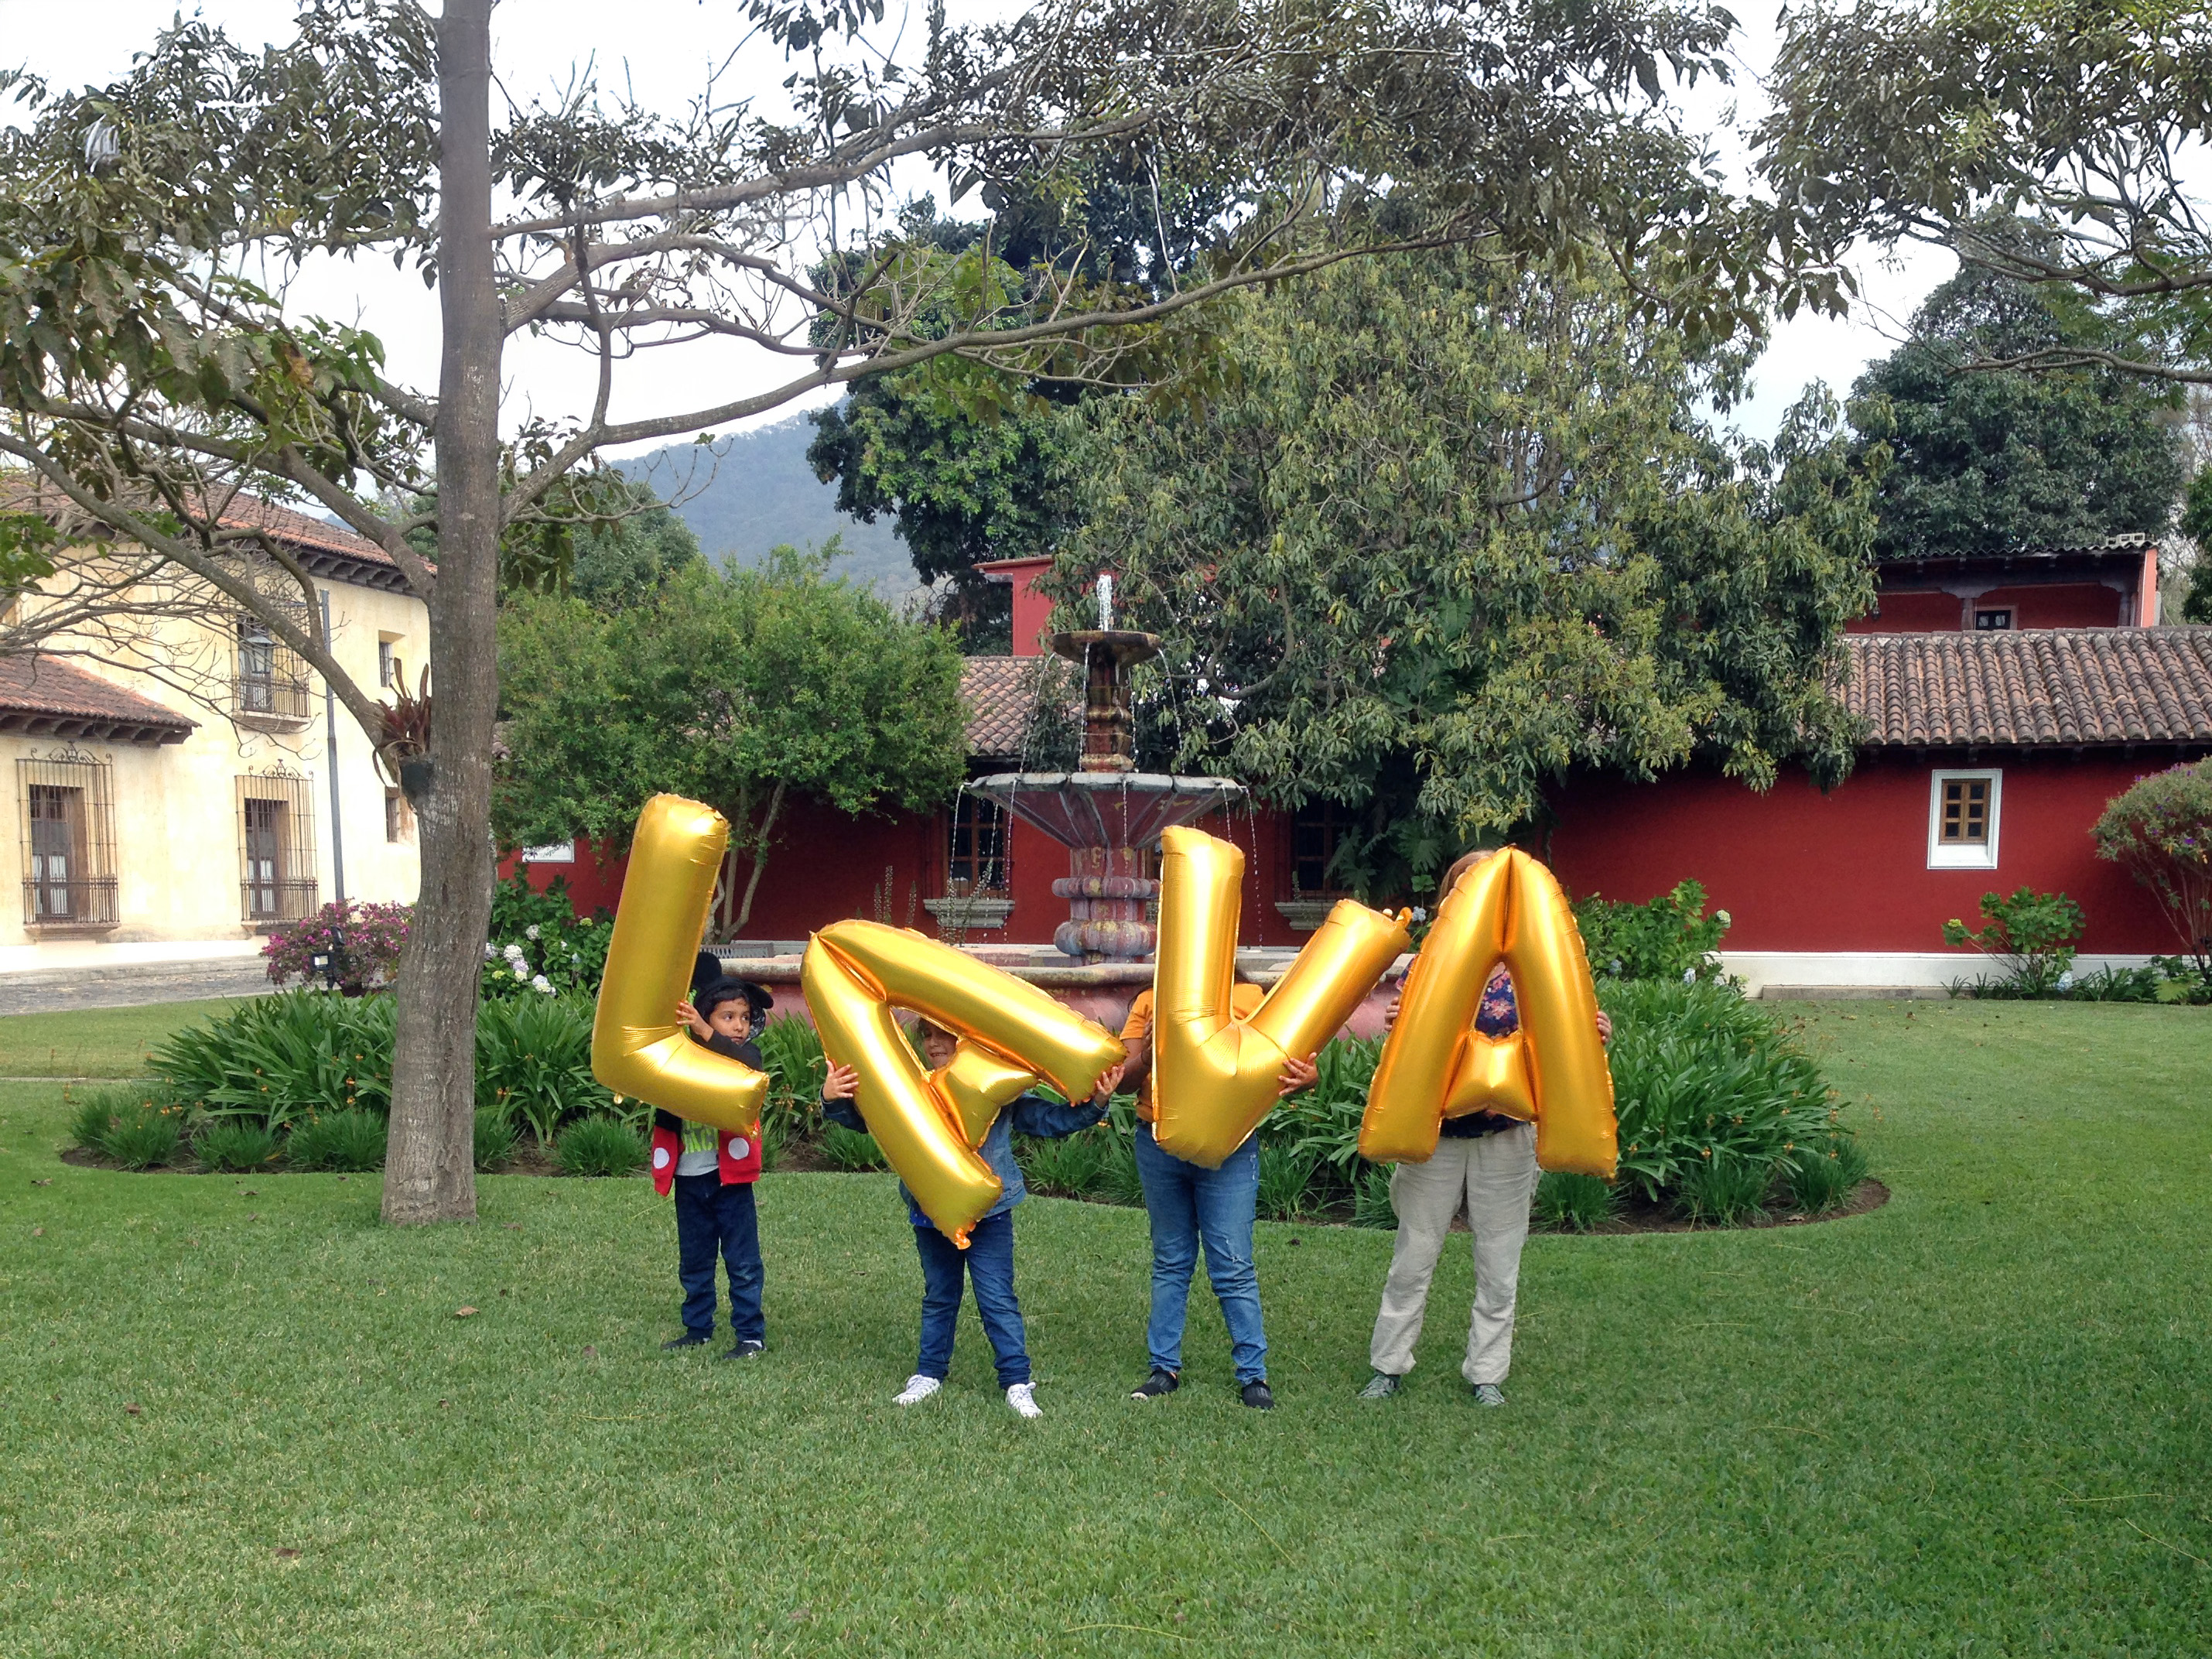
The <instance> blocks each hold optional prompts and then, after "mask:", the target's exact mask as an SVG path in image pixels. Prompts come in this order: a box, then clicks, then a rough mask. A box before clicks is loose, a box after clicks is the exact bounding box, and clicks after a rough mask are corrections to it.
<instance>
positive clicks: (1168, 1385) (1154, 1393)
mask: <svg viewBox="0 0 2212 1659" xmlns="http://www.w3.org/2000/svg"><path fill="white" fill-rule="evenodd" d="M1181 1387H1182V1378H1181V1377H1179V1376H1176V1374H1175V1373H1174V1372H1173V1371H1163V1370H1154V1371H1153V1372H1152V1375H1151V1376H1148V1377H1146V1379H1145V1380H1144V1381H1143V1382H1141V1383H1138V1384H1137V1386H1136V1388H1135V1389H1133V1390H1131V1392H1130V1395H1129V1398H1130V1399H1132V1400H1158V1399H1159V1398H1160V1397H1161V1396H1162V1395H1170V1394H1173V1393H1174V1392H1175V1391H1176V1389H1179V1388H1181Z"/></svg>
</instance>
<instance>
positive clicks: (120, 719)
mask: <svg viewBox="0 0 2212 1659" xmlns="http://www.w3.org/2000/svg"><path fill="white" fill-rule="evenodd" d="M197 724H198V722H197V721H195V720H187V719H185V717H184V716H183V715H182V714H178V713H177V712H176V710H174V709H173V708H164V707H163V706H162V705H161V704H160V703H158V702H155V701H154V700H153V699H152V698H150V697H142V696H139V695H138V694H137V692H136V691H126V690H124V688H123V687H121V686H119V685H116V684H111V683H110V682H108V681H106V680H104V679H102V678H100V677H99V676H98V675H97V674H90V673H87V672H86V671H84V670H83V669H82V668H75V667H72V666H70V665H69V664H68V663H65V662H62V661H60V660H58V659H56V658H53V657H47V656H22V657H0V729H6V730H10V731H21V730H24V729H27V728H29V727H32V726H48V727H51V728H52V730H53V731H54V732H57V733H58V734H61V735H74V736H81V737H102V736H105V737H108V738H114V739H120V740H123V741H137V742H155V743H176V742H179V741H181V740H182V739H183V738H184V737H185V734H186V733H187V732H191V730H192V728H193V727H194V726H196V725H197Z"/></svg>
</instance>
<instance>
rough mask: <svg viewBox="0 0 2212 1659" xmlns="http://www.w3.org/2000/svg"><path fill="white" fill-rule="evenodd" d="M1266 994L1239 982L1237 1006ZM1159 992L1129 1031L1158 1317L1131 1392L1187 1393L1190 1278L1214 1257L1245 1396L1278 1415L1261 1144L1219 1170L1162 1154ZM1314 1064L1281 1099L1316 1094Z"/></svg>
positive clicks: (1149, 1395) (1144, 999) (1289, 1071)
mask: <svg viewBox="0 0 2212 1659" xmlns="http://www.w3.org/2000/svg"><path fill="white" fill-rule="evenodd" d="M1264 995H1265V993H1264V992H1262V991H1261V988H1260V987H1258V986H1256V985H1254V984H1253V983H1251V982H1250V981H1248V980H1242V979H1240V980H1239V981H1238V982H1237V985H1236V987H1235V988H1234V989H1233V990H1232V992H1231V998H1230V1007H1231V1011H1232V1012H1235V1014H1236V1015H1237V1018H1240V1019H1242V1018H1249V1017H1250V1016H1251V1014H1252V1012H1253V1011H1254V1010H1255V1009H1256V1008H1258V1006H1260V1002H1261V998H1262V997H1263V996H1264ZM1121 1042H1122V1045H1123V1046H1124V1047H1125V1048H1127V1049H1128V1051H1129V1061H1128V1066H1127V1080H1128V1081H1130V1082H1131V1083H1133V1084H1136V1085H1138V1091H1137V1116H1138V1120H1139V1121H1138V1124H1137V1135H1136V1154H1137V1176H1138V1179H1139V1180H1140V1181H1141V1182H1143V1183H1144V1188H1145V1213H1146V1216H1147V1217H1149V1218H1150V1219H1151V1221H1152V1321H1151V1322H1150V1324H1149V1325H1147V1326H1146V1331H1145V1341H1146V1347H1147V1348H1149V1349H1150V1351H1151V1362H1152V1374H1151V1375H1150V1376H1147V1377H1146V1379H1145V1380H1144V1381H1143V1382H1142V1383H1139V1384H1138V1385H1137V1386H1136V1388H1135V1389H1134V1390H1133V1391H1132V1393H1131V1394H1130V1396H1129V1397H1130V1398H1131V1399H1132V1400H1158V1399H1160V1398H1162V1397H1163V1396H1164V1395H1170V1394H1173V1393H1174V1392H1175V1391H1176V1389H1179V1388H1181V1387H1182V1333H1183V1324H1184V1321H1185V1319H1186V1318H1187V1316H1188V1312H1189V1307H1190V1279H1191V1274H1192V1273H1193V1272H1194V1270H1195V1269H1196V1267H1197V1266H1198V1253H1199V1249H1200V1247H1201V1246H1203V1247H1204V1249H1205V1250H1206V1279H1207V1282H1209V1283H1210V1284H1211V1285H1212V1286H1213V1295H1214V1299H1215V1300H1217V1301H1218V1302H1219V1303H1220V1304H1221V1322H1222V1323H1223V1324H1225V1325H1226V1326H1228V1328H1229V1357H1230V1359H1231V1363H1232V1364H1235V1366H1236V1368H1237V1392H1238V1395H1240V1397H1241V1398H1242V1399H1243V1401H1244V1403H1245V1404H1246V1405H1248V1406H1249V1407H1252V1408H1253V1409H1254V1410H1255V1411H1263V1412H1264V1411H1273V1409H1274V1406H1275V1394H1274V1390H1273V1389H1272V1388H1270V1387H1269V1386H1268V1383H1267V1328H1266V1327H1265V1325H1264V1324H1263V1323H1262V1322H1261V1317H1260V1274H1259V1270H1258V1269H1257V1268H1255V1267H1254V1266H1253V1265H1252V1222H1253V1217H1254V1212H1255V1210H1256V1209H1257V1207H1258V1204H1259V1198H1260V1143H1259V1141H1258V1139H1256V1138H1250V1139H1246V1141H1245V1142H1244V1144H1243V1146H1239V1147H1238V1148H1237V1150H1236V1151H1235V1152H1231V1154H1230V1155H1229V1156H1228V1157H1227V1158H1224V1159H1223V1160H1222V1163H1221V1167H1220V1168H1219V1169H1218V1170H1209V1169H1207V1168H1206V1166H1205V1165H1204V1164H1193V1163H1191V1162H1189V1161H1188V1159H1186V1158H1177V1157H1176V1156H1175V1155H1174V1154H1173V1153H1172V1152H1162V1151H1161V1150H1160V1148H1159V1144H1158V1142H1157V1141H1156V1140H1154V1139H1153V1138H1152V1120H1153V1118H1154V1116H1155V1115H1156V1113H1155V1110H1154V1107H1153V1102H1152V992H1151V991H1149V990H1145V991H1139V992H1138V993H1137V995H1136V1000H1134V1001H1133V1002H1131V1003H1130V1005H1129V1014H1128V1018H1127V1020H1126V1021H1125V1022H1124V1023H1123V1024H1122V1027H1121ZM1315 1077H1316V1072H1315V1068H1314V1063H1313V1060H1311V1059H1310V1058H1308V1059H1305V1060H1297V1059H1293V1060H1290V1061H1288V1062H1287V1063H1285V1066H1284V1067H1283V1071H1282V1074H1281V1076H1280V1077H1279V1079H1277V1081H1278V1084H1279V1088H1278V1091H1277V1092H1278V1093H1279V1094H1284V1095H1290V1094H1295V1093H1297V1091H1299V1090H1301V1089H1307V1088H1310V1087H1312V1086H1313V1084H1314V1080H1315Z"/></svg>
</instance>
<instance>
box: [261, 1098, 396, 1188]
mask: <svg viewBox="0 0 2212 1659" xmlns="http://www.w3.org/2000/svg"><path fill="white" fill-rule="evenodd" d="M384 1142H385V1125H384V1120H383V1119H382V1118H380V1117H379V1116H377V1115H375V1114H374V1113H373V1112H362V1111H351V1110H348V1111H338V1112H314V1113H311V1114H309V1115H307V1116H306V1117H303V1118H301V1119H299V1120H298V1121H295V1123H294V1124H293V1125H292V1133H290V1134H289V1135H288V1136H286V1137H285V1140H284V1161H285V1162H286V1163H287V1164H290V1165H291V1166H292V1167H293V1168H294V1169H295V1170H332V1171H336V1172H337V1173H340V1174H358V1173H360V1172H361V1171H362V1170H380V1169H382V1168H383V1167H384Z"/></svg>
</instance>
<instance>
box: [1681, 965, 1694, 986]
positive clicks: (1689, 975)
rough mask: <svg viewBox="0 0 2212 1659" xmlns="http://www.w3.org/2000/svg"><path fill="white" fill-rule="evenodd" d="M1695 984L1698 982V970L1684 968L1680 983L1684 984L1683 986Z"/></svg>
mask: <svg viewBox="0 0 2212 1659" xmlns="http://www.w3.org/2000/svg"><path fill="white" fill-rule="evenodd" d="M1697 982H1698V970H1697V969H1694V968H1685V969H1682V983H1683V984H1685V985H1695V984H1696V983H1697Z"/></svg>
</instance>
